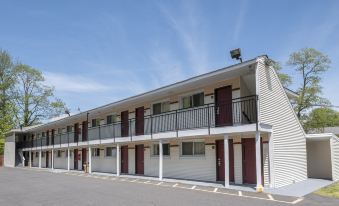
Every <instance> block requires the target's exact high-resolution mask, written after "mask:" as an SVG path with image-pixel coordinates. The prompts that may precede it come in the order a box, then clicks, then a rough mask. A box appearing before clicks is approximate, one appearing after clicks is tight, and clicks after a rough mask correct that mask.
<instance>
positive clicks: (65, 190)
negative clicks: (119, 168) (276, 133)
mask: <svg viewBox="0 0 339 206" xmlns="http://www.w3.org/2000/svg"><path fill="white" fill-rule="evenodd" d="M0 182H1V185H2V186H1V188H0V205H60V204H61V205H103V204H110V205H112V204H113V203H114V205H227V204H230V205H239V206H242V205H246V206H248V205H251V206H256V205H296V204H298V205H305V204H304V203H307V205H312V204H313V203H317V202H316V201H313V200H312V201H310V200H308V199H307V198H306V199H304V198H295V197H287V196H278V195H268V194H265V193H254V192H244V191H238V190H231V189H226V188H221V187H212V186H202V185H194V184H186V183H182V182H175V181H173V182H167V181H158V180H155V179H151V178H145V177H140V178H138V177H131V176H121V177H116V176H114V175H112V174H85V173H80V172H72V171H71V172H65V171H57V172H50V171H47V170H37V169H34V170H33V169H18V168H14V169H12V168H1V169H0ZM313 198H314V197H313ZM313 205H317V204H313ZM328 205H338V202H335V201H333V200H330V201H329V204H328Z"/></svg>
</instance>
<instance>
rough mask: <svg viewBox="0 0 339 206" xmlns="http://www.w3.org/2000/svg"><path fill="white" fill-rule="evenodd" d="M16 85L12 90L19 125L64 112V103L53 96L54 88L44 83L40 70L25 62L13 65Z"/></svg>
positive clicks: (31, 123)
mask: <svg viewBox="0 0 339 206" xmlns="http://www.w3.org/2000/svg"><path fill="white" fill-rule="evenodd" d="M15 73H16V78H17V86H16V87H15V89H14V90H13V99H14V101H15V104H16V106H17V107H16V109H17V112H16V119H17V120H18V122H19V124H20V125H21V126H24V127H26V126H31V125H34V124H37V123H40V122H41V121H42V120H45V119H48V118H52V117H54V116H57V115H60V114H61V113H64V110H65V104H64V103H63V102H62V101H61V100H60V99H57V98H54V94H53V92H54V88H53V87H50V86H47V85H45V84H44V81H45V79H44V77H43V75H42V73H41V71H39V70H37V69H34V68H32V67H30V66H28V65H25V64H18V65H17V66H16V67H15Z"/></svg>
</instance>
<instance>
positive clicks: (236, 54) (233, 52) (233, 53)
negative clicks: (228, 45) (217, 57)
mask: <svg viewBox="0 0 339 206" xmlns="http://www.w3.org/2000/svg"><path fill="white" fill-rule="evenodd" d="M230 53H231V57H232V59H236V60H240V62H242V58H241V50H240V48H238V49H233V50H231V51H230Z"/></svg>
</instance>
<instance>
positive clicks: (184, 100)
mask: <svg viewBox="0 0 339 206" xmlns="http://www.w3.org/2000/svg"><path fill="white" fill-rule="evenodd" d="M190 107H192V101H191V96H187V97H183V98H182V108H183V109H186V108H190Z"/></svg>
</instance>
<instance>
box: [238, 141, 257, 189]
mask: <svg viewBox="0 0 339 206" xmlns="http://www.w3.org/2000/svg"><path fill="white" fill-rule="evenodd" d="M241 145H242V163H243V166H242V168H243V182H244V183H247V184H256V183H257V176H256V159H255V138H245V139H242V140H241Z"/></svg>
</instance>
